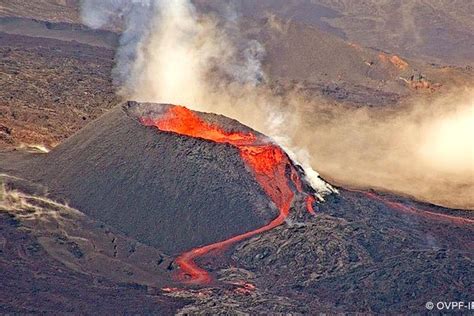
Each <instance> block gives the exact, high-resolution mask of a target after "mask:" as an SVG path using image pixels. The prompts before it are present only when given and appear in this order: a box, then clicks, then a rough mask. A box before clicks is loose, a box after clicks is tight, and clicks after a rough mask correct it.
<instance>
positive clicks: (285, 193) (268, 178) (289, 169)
mask: <svg viewBox="0 0 474 316" xmlns="http://www.w3.org/2000/svg"><path fill="white" fill-rule="evenodd" d="M140 121H141V123H142V124H143V125H145V126H154V127H156V128H158V129H159V130H160V131H164V132H172V133H177V134H180V135H185V136H189V137H194V138H200V139H205V140H208V141H212V142H217V143H225V144H229V145H232V146H235V147H236V148H238V150H239V153H240V156H241V158H242V160H243V161H244V162H245V164H246V165H247V167H248V168H249V169H251V171H252V172H253V174H254V176H255V178H256V180H257V182H258V183H259V184H260V186H261V187H262V188H263V190H264V192H265V193H266V194H267V195H268V196H269V197H270V199H271V200H272V201H273V203H274V204H275V206H276V207H277V208H278V210H279V215H278V216H277V217H276V218H275V219H274V220H272V221H271V222H270V223H268V224H267V225H265V226H263V227H260V228H258V229H256V230H253V231H249V232H246V233H244V234H241V235H237V236H234V237H232V238H229V239H227V240H224V241H220V242H217V243H214V244H210V245H206V246H203V247H199V248H195V249H192V250H191V251H189V252H185V253H184V254H182V255H180V256H179V257H178V258H177V260H176V262H177V264H178V265H179V266H180V268H181V271H182V274H181V275H180V276H179V278H180V279H181V280H186V279H187V280H188V281H190V282H193V283H207V282H210V280H211V278H210V275H209V274H208V272H207V271H205V270H204V269H202V268H200V267H198V266H197V264H196V263H195V259H196V258H197V257H200V256H203V255H205V254H207V253H209V252H211V251H215V250H220V249H223V248H226V247H227V246H229V245H231V244H233V243H236V242H239V241H241V240H244V239H247V238H249V237H252V236H254V235H256V234H260V233H263V232H265V231H268V230H271V229H273V228H275V227H277V226H279V225H281V224H282V223H283V222H284V221H285V219H286V218H287V217H288V215H289V214H290V209H291V206H292V204H293V202H294V200H295V196H296V194H298V193H299V194H302V195H304V196H305V201H306V203H305V206H306V208H307V211H308V212H309V213H311V214H315V211H314V208H313V205H314V203H315V201H316V199H315V197H314V194H313V193H314V192H305V191H304V189H303V183H302V181H301V178H300V176H299V173H298V170H297V169H296V167H295V165H294V164H293V163H292V162H291V161H290V159H289V157H288V155H287V154H286V153H285V152H284V151H283V150H282V149H281V148H280V147H279V146H277V145H275V144H274V143H272V142H271V140H270V139H268V138H265V137H263V136H257V135H255V134H253V133H252V132H238V131H233V132H228V131H226V130H224V129H223V128H221V127H220V126H217V125H213V124H210V123H208V122H206V121H204V120H203V119H202V118H200V117H199V116H198V115H197V114H195V113H194V112H192V111H190V110H189V109H187V108H185V107H182V106H172V107H170V108H168V110H167V111H166V112H165V113H164V114H163V115H161V116H160V117H159V118H150V117H142V118H141V119H140Z"/></svg>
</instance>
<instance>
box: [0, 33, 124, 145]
mask: <svg viewBox="0 0 474 316" xmlns="http://www.w3.org/2000/svg"><path fill="white" fill-rule="evenodd" d="M113 56H114V52H113V51H112V50H110V49H106V48H103V47H97V46H90V45H85V44H80V43H77V42H65V41H59V40H55V39H47V38H36V37H26V36H21V35H10V34H6V33H0V74H1V76H0V83H1V86H2V89H1V92H0V144H1V146H2V147H5V146H19V145H21V144H29V145H33V144H41V145H45V146H49V147H52V146H55V145H56V144H58V143H59V142H60V141H62V140H64V139H65V138H67V137H69V136H70V135H72V134H73V133H74V132H76V131H77V130H79V129H80V128H81V127H83V126H84V125H85V124H87V122H89V121H91V120H93V119H94V118H96V117H97V116H98V115H100V114H102V113H104V111H106V110H107V109H108V108H110V107H111V106H112V105H113V104H115V102H116V100H117V97H116V96H115V92H114V88H113V86H112V79H111V70H112V66H113Z"/></svg>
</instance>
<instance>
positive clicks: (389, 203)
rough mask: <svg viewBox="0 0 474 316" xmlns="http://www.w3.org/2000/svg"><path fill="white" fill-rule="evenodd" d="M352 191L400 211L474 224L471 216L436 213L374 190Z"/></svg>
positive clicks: (460, 223)
mask: <svg viewBox="0 0 474 316" xmlns="http://www.w3.org/2000/svg"><path fill="white" fill-rule="evenodd" d="M350 191H352V192H358V193H362V194H364V195H365V196H367V197H368V198H370V199H372V200H374V201H378V202H381V203H384V204H385V205H387V206H388V207H390V208H392V209H395V210H398V211H400V212H403V213H406V214H413V215H417V216H420V217H424V218H428V219H431V220H436V221H443V222H448V223H453V224H457V225H466V224H471V225H472V224H474V220H472V219H469V218H464V217H458V216H453V215H447V214H441V213H436V212H432V211H428V210H422V209H419V208H416V207H414V206H409V205H405V204H403V203H400V202H395V201H391V200H389V199H388V198H385V197H383V196H381V195H378V194H375V193H373V192H367V191H359V190H350Z"/></svg>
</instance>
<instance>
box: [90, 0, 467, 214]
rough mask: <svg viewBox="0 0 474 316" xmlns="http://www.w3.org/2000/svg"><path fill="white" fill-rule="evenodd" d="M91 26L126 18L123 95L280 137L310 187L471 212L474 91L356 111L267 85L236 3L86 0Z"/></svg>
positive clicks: (260, 54) (120, 66)
mask: <svg viewBox="0 0 474 316" xmlns="http://www.w3.org/2000/svg"><path fill="white" fill-rule="evenodd" d="M82 9H83V10H82V13H83V18H84V21H85V22H86V23H87V24H88V25H90V26H93V27H101V26H103V25H105V24H106V23H110V22H111V19H112V17H113V16H114V15H118V16H120V17H122V20H123V21H124V24H125V26H124V29H125V31H124V34H123V36H122V38H121V47H120V48H119V50H118V53H117V65H116V69H115V71H114V75H115V78H114V79H115V82H116V84H117V85H118V86H119V87H120V88H119V93H120V94H121V95H123V96H124V98H127V99H134V100H137V101H143V102H160V103H173V104H180V105H185V106H188V107H190V108H192V109H194V110H198V111H205V112H214V113H219V114H223V115H226V116H229V117H232V118H235V119H237V120H239V121H241V122H242V123H244V124H246V125H248V126H251V127H253V128H255V129H257V130H259V131H261V132H263V133H265V134H267V135H269V136H271V137H272V138H273V139H275V140H276V141H277V142H278V143H279V144H280V145H281V146H283V147H284V148H285V149H286V150H288V151H289V152H290V154H291V155H292V156H293V158H294V159H295V160H296V161H298V162H300V163H301V164H302V165H303V167H304V168H305V170H306V173H307V175H308V177H309V178H310V179H309V180H310V181H311V183H312V184H313V186H315V188H317V189H320V190H321V191H328V190H330V188H329V187H327V186H326V185H325V183H324V182H323V181H321V179H320V178H319V175H318V173H316V172H315V171H314V169H313V168H315V169H317V170H318V171H320V172H321V173H322V174H323V175H324V176H325V177H327V178H328V179H331V180H332V181H334V182H336V183H339V184H344V185H351V186H354V187H359V188H377V189H383V190H387V191H394V192H398V193H403V194H406V195H411V196H415V197H416V198H418V199H421V200H427V201H430V202H434V203H437V204H442V205H445V206H450V207H459V208H474V201H473V199H474V197H473V195H474V194H473V192H474V191H473V189H474V168H473V165H474V161H473V157H472V151H473V147H474V144H473V135H474V132H473V131H472V128H473V126H474V122H473V121H474V119H473V114H472V113H473V89H472V87H471V88H465V89H461V90H460V91H455V92H453V93H447V94H446V95H441V96H438V97H436V98H433V97H430V99H428V100H424V99H412V100H409V101H408V102H407V103H406V104H404V105H400V106H397V107H396V108H393V107H392V108H390V109H374V108H371V109H368V108H361V109H354V108H350V107H345V106H343V105H334V104H328V103H327V102H326V101H324V100H314V99H312V100H308V99H306V98H305V97H304V96H302V95H301V94H299V93H298V92H297V91H287V92H286V93H285V94H278V95H277V94H274V93H273V92H272V90H271V88H270V87H269V86H268V85H266V83H265V81H266V77H265V73H264V72H263V70H262V62H263V61H264V58H265V49H264V47H263V46H262V45H261V44H260V43H258V42H257V41H249V40H246V39H245V38H244V36H243V35H242V34H241V33H242V32H240V28H239V26H240V17H239V14H238V11H236V10H235V8H234V7H232V5H231V4H228V3H227V2H223V3H221V4H220V8H219V11H218V12H216V14H213V13H205V14H204V13H202V12H200V11H199V10H197V9H196V7H195V6H194V5H193V4H192V2H191V1H190V0H171V1H165V0H154V1H153V0H149V1H144V0H142V1H126V0H122V1H121V0H108V1H104V0H85V1H84V2H83V8H82Z"/></svg>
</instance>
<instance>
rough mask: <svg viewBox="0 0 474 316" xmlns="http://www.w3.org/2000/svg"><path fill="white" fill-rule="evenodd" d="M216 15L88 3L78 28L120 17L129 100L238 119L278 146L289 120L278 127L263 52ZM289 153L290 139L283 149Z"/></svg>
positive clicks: (228, 17) (177, 1)
mask: <svg viewBox="0 0 474 316" xmlns="http://www.w3.org/2000/svg"><path fill="white" fill-rule="evenodd" d="M221 9H222V10H223V12H220V13H221V14H219V16H217V15H213V14H202V13H199V12H197V10H196V8H195V7H194V5H193V4H192V3H191V1H190V0H170V1H165V0H155V1H153V0H149V1H144V0H143V1H125V0H108V1H104V0H85V1H84V3H83V7H82V16H83V21H84V22H85V23H86V24H87V25H89V26H91V27H102V26H103V25H105V24H106V23H109V22H110V20H111V18H112V17H113V15H118V16H123V17H124V19H125V32H124V34H123V36H122V38H121V46H120V48H119V50H118V53H117V65H116V68H115V71H114V72H115V74H116V78H115V79H116V80H115V82H116V83H117V84H118V85H119V86H120V93H121V94H122V95H124V96H125V97H126V98H129V99H134V100H137V101H143V102H158V103H172V104H180V105H185V106H187V107H190V108H192V109H194V110H199V111H207V112H214V113H219V114H224V115H226V116H229V117H232V118H235V119H238V120H239V121H241V122H242V123H244V124H247V125H249V126H252V127H254V128H255V129H258V130H260V131H262V132H263V133H265V134H267V135H269V136H271V137H273V138H274V139H276V140H278V139H281V135H283V134H282V131H283V129H282V126H283V125H285V124H287V120H288V118H287V117H285V118H283V115H284V113H283V112H282V113H281V114H280V116H281V117H282V119H281V120H280V121H278V122H277V121H275V120H274V119H273V118H274V117H273V116H270V117H268V113H275V112H276V107H277V106H280V105H281V103H282V100H281V98H277V97H274V96H272V95H271V94H270V93H269V92H268V90H267V89H266V88H265V87H258V86H259V85H261V84H262V83H263V82H264V81H265V74H264V72H263V70H262V67H261V60H262V58H263V57H264V56H265V50H264V48H263V46H262V45H261V44H260V43H259V42H258V41H255V40H246V39H244V38H243V37H242V36H241V34H240V30H239V16H238V14H237V13H236V11H235V10H233V9H232V8H231V6H230V5H223V6H222V8H221ZM282 145H284V146H285V147H287V148H288V149H289V148H292V145H291V142H290V141H289V139H285V142H284V143H283V144H282ZM300 152H301V153H303V152H304V151H301V150H297V151H295V154H294V155H293V156H294V157H293V159H295V160H296V161H303V162H304V163H302V166H303V168H305V169H306V173H307V176H308V178H309V180H310V182H311V183H312V185H313V186H314V188H315V189H317V190H320V191H328V190H330V186H329V185H327V184H325V182H323V181H322V180H321V179H320V178H319V176H318V174H317V172H316V171H314V170H313V169H312V168H311V167H310V165H309V164H308V163H306V162H307V159H306V157H307V154H306V153H305V154H304V156H302V157H303V158H304V159H303V160H301V159H299V158H300V157H298V156H299V154H298V153H300Z"/></svg>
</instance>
